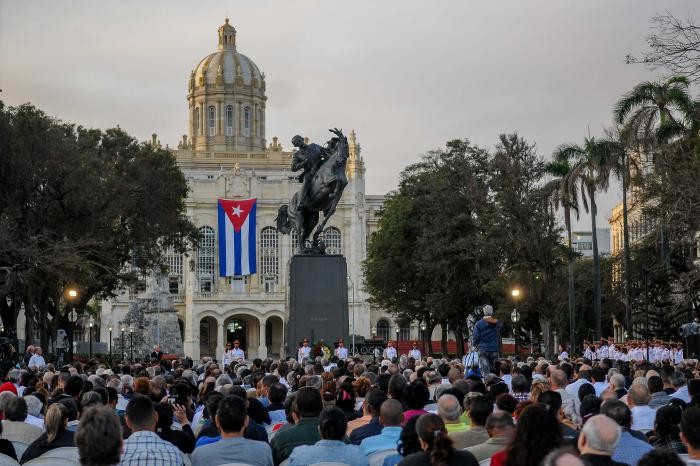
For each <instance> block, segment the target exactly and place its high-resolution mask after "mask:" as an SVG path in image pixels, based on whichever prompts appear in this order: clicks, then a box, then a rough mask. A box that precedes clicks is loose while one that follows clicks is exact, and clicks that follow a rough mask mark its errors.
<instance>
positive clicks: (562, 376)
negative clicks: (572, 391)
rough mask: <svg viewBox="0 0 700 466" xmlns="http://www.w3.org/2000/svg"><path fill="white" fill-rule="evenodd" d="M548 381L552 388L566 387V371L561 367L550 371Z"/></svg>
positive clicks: (567, 381) (567, 380) (567, 382)
mask: <svg viewBox="0 0 700 466" xmlns="http://www.w3.org/2000/svg"><path fill="white" fill-rule="evenodd" d="M550 382H551V384H552V388H553V389H554V390H559V389H561V388H566V386H567V385H569V379H568V378H567V377H566V372H564V371H563V370H561V369H557V370H555V371H552V375H551V377H550Z"/></svg>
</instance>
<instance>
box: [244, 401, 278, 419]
mask: <svg viewBox="0 0 700 466" xmlns="http://www.w3.org/2000/svg"><path fill="white" fill-rule="evenodd" d="M247 404H248V408H247V410H246V412H247V413H248V417H250V418H251V419H252V420H253V421H255V422H257V423H258V424H271V423H272V420H271V419H270V413H269V412H268V411H267V408H265V406H264V405H263V404H262V403H261V402H260V400H258V399H257V398H248V403H247Z"/></svg>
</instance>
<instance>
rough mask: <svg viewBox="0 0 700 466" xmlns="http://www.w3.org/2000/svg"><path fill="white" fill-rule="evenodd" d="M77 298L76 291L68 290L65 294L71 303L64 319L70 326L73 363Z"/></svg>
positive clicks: (71, 358)
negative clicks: (69, 310)
mask: <svg viewBox="0 0 700 466" xmlns="http://www.w3.org/2000/svg"><path fill="white" fill-rule="evenodd" d="M77 297H78V290H76V289H73V288H70V289H69V290H68V293H67V294H66V298H67V299H68V301H69V302H70V303H71V312H69V313H68V314H67V315H66V317H68V322H69V323H70V324H71V329H70V340H69V341H70V360H71V362H72V361H73V342H74V341H75V321H76V320H77V319H78V317H77V315H76V314H75V299H76V298H77Z"/></svg>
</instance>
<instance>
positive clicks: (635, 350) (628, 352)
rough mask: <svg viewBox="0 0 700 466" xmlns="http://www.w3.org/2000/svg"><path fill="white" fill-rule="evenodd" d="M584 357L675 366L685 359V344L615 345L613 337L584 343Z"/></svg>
mask: <svg viewBox="0 0 700 466" xmlns="http://www.w3.org/2000/svg"><path fill="white" fill-rule="evenodd" d="M583 357H585V358H587V359H589V360H591V361H594V360H596V359H599V360H602V359H611V360H613V361H623V362H644V361H646V362H651V363H662V362H664V361H669V362H673V364H680V363H681V362H682V361H683V359H684V356H683V344H682V343H680V342H676V341H663V340H658V339H653V340H650V341H647V340H628V341H627V342H625V343H615V339H614V338H613V337H609V338H608V339H607V340H600V341H596V342H590V341H584V342H583Z"/></svg>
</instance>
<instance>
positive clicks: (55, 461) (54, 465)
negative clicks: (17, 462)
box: [24, 456, 80, 466]
mask: <svg viewBox="0 0 700 466" xmlns="http://www.w3.org/2000/svg"><path fill="white" fill-rule="evenodd" d="M24 464H29V465H31V466H36V465H39V466H49V465H50V466H80V462H79V461H73V460H71V459H68V458H44V457H43V456H40V457H38V458H34V459H33V460H31V461H27V462H26V463H24Z"/></svg>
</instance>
